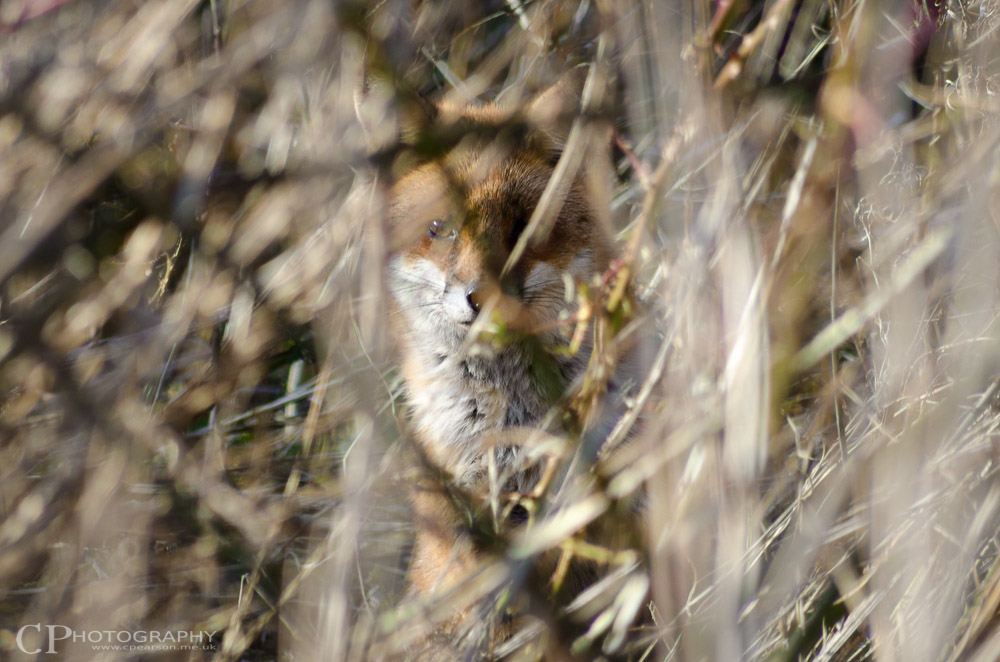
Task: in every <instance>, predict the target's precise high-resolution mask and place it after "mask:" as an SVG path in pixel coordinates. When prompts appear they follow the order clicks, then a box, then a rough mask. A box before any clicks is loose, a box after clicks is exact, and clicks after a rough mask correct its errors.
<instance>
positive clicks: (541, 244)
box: [389, 79, 612, 351]
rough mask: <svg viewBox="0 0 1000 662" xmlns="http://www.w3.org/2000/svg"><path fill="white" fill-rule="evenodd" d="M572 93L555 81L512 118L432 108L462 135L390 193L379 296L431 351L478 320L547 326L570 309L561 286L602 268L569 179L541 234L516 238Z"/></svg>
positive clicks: (577, 187) (582, 199)
mask: <svg viewBox="0 0 1000 662" xmlns="http://www.w3.org/2000/svg"><path fill="white" fill-rule="evenodd" d="M575 87H576V85H574V84H573V83H572V82H570V83H567V82H566V80H565V79H564V81H561V82H560V83H559V84H557V85H556V86H555V87H553V88H550V89H549V90H548V91H546V92H545V93H543V94H541V95H539V96H538V97H537V98H536V99H535V100H534V102H532V103H531V104H530V105H529V106H528V108H527V110H526V111H524V112H523V113H521V114H520V115H517V116H516V117H515V115H514V114H513V113H511V112H510V111H508V110H505V109H502V108H499V107H497V106H494V105H485V106H476V107H471V108H466V109H463V110H461V111H454V110H452V109H439V115H443V116H445V120H444V121H450V122H451V125H452V126H453V127H459V128H460V129H461V130H462V131H467V137H466V138H465V139H462V140H459V141H458V143H457V145H456V146H455V147H454V148H453V149H452V150H451V151H450V152H448V153H447V154H445V155H444V156H443V157H442V158H440V159H438V160H436V161H433V162H431V163H427V164H424V165H422V166H419V167H417V168H416V169H414V170H413V171H411V172H409V173H408V174H406V175H405V176H403V177H402V178H401V179H399V181H398V182H396V184H395V185H394V186H393V187H392V190H391V195H390V206H389V221H390V227H391V228H392V231H393V233H394V238H395V239H396V241H397V242H398V244H399V246H400V247H399V250H398V251H397V252H396V253H395V254H394V255H393V256H392V257H391V260H390V264H389V287H390V290H391V293H392V295H393V298H394V299H395V302H396V304H397V307H398V313H399V314H400V315H402V316H403V317H404V318H405V322H406V324H405V326H406V327H408V329H409V330H410V332H411V333H412V334H416V335H417V336H419V337H420V338H421V340H422V341H426V342H427V343H428V344H434V345H438V347H437V350H439V351H448V350H449V349H450V350H451V351H453V350H455V349H457V348H458V347H459V346H460V345H461V344H462V343H463V342H464V341H465V340H466V336H467V335H468V331H469V329H470V328H471V327H472V325H473V323H474V322H475V321H476V320H477V319H479V318H481V317H482V316H485V315H489V316H490V319H491V320H494V321H499V322H500V323H502V324H503V325H505V326H506V327H507V328H511V329H514V330H517V331H518V332H521V333H528V334H531V333H538V332H540V331H541V330H543V329H551V328H552V327H553V326H554V325H555V324H556V323H557V321H558V318H559V315H560V313H561V312H562V311H564V310H566V309H567V308H570V307H571V306H572V303H571V302H570V301H568V300H567V296H566V295H567V285H568V284H570V283H573V282H589V281H590V280H592V278H593V275H594V274H595V273H599V272H601V271H602V270H604V269H606V268H607V266H608V264H609V262H610V260H611V258H612V249H611V245H612V242H611V239H610V237H609V236H608V233H607V232H606V231H605V229H604V227H603V226H602V225H601V224H600V223H599V222H598V220H597V218H598V217H597V215H596V214H595V213H594V211H593V210H592V208H591V198H592V196H590V195H588V192H587V190H586V185H585V183H584V181H583V177H581V176H579V175H578V176H576V177H575V178H572V179H570V181H568V182H565V183H564V184H563V186H564V189H563V191H564V193H565V195H564V196H562V202H561V205H553V206H552V209H551V212H550V214H549V215H548V217H547V218H545V219H543V222H542V223H541V224H540V225H541V226H543V227H544V228H545V230H546V231H545V232H544V233H535V234H534V235H533V236H531V237H523V236H522V235H524V233H525V232H526V231H527V230H528V229H529V222H530V221H531V219H532V216H533V214H534V212H535V210H536V207H537V206H538V204H539V201H540V200H541V198H542V195H543V192H544V191H545V190H546V187H547V186H548V185H549V183H550V180H552V178H553V174H554V172H555V168H556V164H557V162H558V160H559V157H560V155H561V151H562V149H563V142H564V141H563V136H564V135H565V132H561V131H559V130H558V129H557V128H555V127H554V125H555V123H556V122H558V121H559V118H560V117H561V118H562V119H564V118H565V116H566V115H567V112H566V111H567V109H568V108H570V109H571V108H572V107H575V103H576V98H574V96H573V92H572V90H573V89H574V88H575ZM570 104H574V106H571V105H570ZM449 115H450V116H451V117H450V118H449V117H448V116H449ZM552 118H556V119H555V120H552ZM514 120H516V121H514ZM579 170H580V172H582V171H583V170H584V168H580V169H579ZM567 179H569V178H567ZM519 241H521V242H522V244H523V246H522V247H518V242H519ZM516 247H517V248H516ZM515 252H516V253H518V254H517V255H515V256H514V257H513V258H512V255H514V253H515ZM421 344H424V343H423V342H421Z"/></svg>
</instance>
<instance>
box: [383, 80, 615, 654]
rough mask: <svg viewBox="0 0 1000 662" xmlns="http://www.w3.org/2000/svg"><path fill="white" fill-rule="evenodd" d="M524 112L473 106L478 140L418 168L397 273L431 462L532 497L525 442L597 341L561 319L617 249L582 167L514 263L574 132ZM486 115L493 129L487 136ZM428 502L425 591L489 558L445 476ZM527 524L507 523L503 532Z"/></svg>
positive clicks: (469, 119) (400, 221)
mask: <svg viewBox="0 0 1000 662" xmlns="http://www.w3.org/2000/svg"><path fill="white" fill-rule="evenodd" d="M564 99H565V95H564V94H563V93H562V92H560V91H557V92H555V93H553V92H549V93H546V94H544V95H542V96H541V97H539V98H538V99H537V100H536V102H535V104H536V106H537V105H538V104H544V105H546V106H548V108H547V110H549V111H551V110H552V105H553V104H555V105H557V106H558V104H559V103H560V102H561V101H562V100H564ZM530 114H531V111H530V109H529V112H528V114H527V115H528V116H529V117H530ZM509 115H510V114H509V113H505V112H504V111H503V110H501V109H499V108H497V107H495V106H478V107H474V108H470V109H466V110H464V111H462V112H461V113H459V114H458V116H457V119H456V120H455V121H456V122H459V123H465V126H469V127H470V128H471V129H473V131H471V132H470V133H471V134H472V137H470V138H469V139H467V140H463V141H461V142H459V144H458V145H457V146H456V147H455V148H454V149H452V150H451V151H450V152H449V153H448V154H447V155H445V156H444V158H442V159H440V160H438V161H435V162H432V163H428V164H425V165H422V166H420V167H418V168H416V169H414V170H413V171H411V172H409V173H408V174H406V175H405V176H403V177H402V178H401V179H400V180H399V181H398V182H397V183H396V184H395V185H394V186H393V188H392V191H391V196H390V207H389V221H390V227H391V230H392V233H393V237H394V238H395V239H396V241H397V242H398V244H399V250H398V251H397V252H395V253H394V254H393V255H392V257H391V258H390V261H389V264H388V278H387V280H388V285H389V289H390V292H391V294H392V298H393V301H394V309H393V311H392V318H393V320H394V323H395V327H396V336H397V338H398V344H399V349H400V355H401V367H402V373H403V376H404V379H405V382H406V394H407V399H408V402H409V405H410V408H411V412H412V425H413V431H414V436H415V438H416V440H417V441H418V443H419V445H420V447H421V449H422V451H423V453H424V454H425V455H426V457H427V458H428V459H429V460H430V462H431V463H432V464H433V465H434V466H436V467H438V468H439V469H441V470H443V472H444V474H445V475H447V476H448V477H449V480H450V482H451V483H452V484H454V485H457V486H459V487H460V488H462V489H464V490H466V491H468V492H476V491H479V492H483V491H485V490H486V486H487V482H488V476H489V475H490V469H491V468H492V469H494V470H495V473H494V474H493V475H494V476H500V480H501V489H502V490H504V491H506V492H513V493H525V492H527V491H529V490H530V489H531V488H532V486H533V485H534V483H535V482H536V481H537V478H538V476H537V472H536V471H534V470H532V469H528V468H525V467H524V466H523V464H522V460H521V458H520V456H521V454H522V448H521V444H520V443H518V442H517V441H516V439H518V438H522V439H523V438H524V437H525V436H526V431H529V430H533V429H536V428H538V427H540V426H542V425H543V421H544V420H545V418H546V415H547V414H548V413H549V412H550V411H552V409H553V406H554V405H556V404H557V403H558V402H559V401H560V398H562V397H564V395H565V393H566V391H567V388H569V387H570V385H571V384H573V382H574V380H576V379H577V378H578V377H579V376H580V375H581V374H582V373H583V372H584V370H585V369H586V368H587V364H588V361H589V359H590V354H591V347H592V342H591V340H590V338H589V337H587V338H585V339H584V340H583V342H582V343H580V348H579V351H577V352H575V353H570V352H566V351H560V349H562V350H565V348H566V346H567V345H568V338H567V336H566V329H567V328H569V329H570V330H572V324H569V325H567V324H565V323H562V324H561V323H560V322H561V321H565V320H566V318H567V313H569V314H572V313H573V312H574V310H575V307H576V304H575V303H574V302H573V300H572V297H570V296H568V293H571V292H572V291H573V290H574V289H575V288H576V286H577V285H579V284H584V283H586V284H590V283H593V282H594V279H595V276H596V275H598V274H601V273H602V272H604V271H605V270H607V269H608V267H609V265H610V264H611V261H612V259H613V258H614V250H613V241H612V239H611V238H610V236H609V235H608V233H607V232H606V231H605V229H604V228H603V227H602V225H601V224H600V223H599V222H598V221H597V216H596V214H595V213H594V211H593V210H592V208H591V203H590V196H588V194H587V191H586V189H585V185H584V183H583V178H577V179H576V180H575V181H572V182H571V183H570V184H569V186H568V190H567V193H566V195H565V200H564V202H563V203H562V205H561V207H559V208H558V209H557V210H554V212H553V216H552V218H551V219H549V231H548V233H547V235H546V236H545V237H543V238H541V239H536V238H531V240H529V241H527V243H526V244H525V248H524V250H523V253H522V254H521V255H520V256H519V258H518V259H516V260H512V259H511V255H512V252H513V251H514V250H515V246H516V245H517V244H518V241H519V239H521V235H522V234H523V233H524V232H525V230H526V228H527V227H528V225H529V219H531V218H532V214H533V212H534V210H535V208H536V206H537V205H538V203H539V200H540V199H541V197H542V194H543V191H545V189H546V186H547V185H548V184H549V181H550V179H551V178H552V176H553V172H554V168H555V165H556V163H557V161H558V158H559V148H560V144H561V141H560V140H559V139H558V137H554V135H555V134H554V133H553V132H551V131H547V130H544V127H543V128H542V129H539V128H537V127H536V128H528V129H524V128H523V127H522V128H521V129H515V130H509V131H508V130H507V129H505V128H504V126H505V125H504V122H506V121H507V119H509ZM484 126H485V127H487V129H489V130H488V131H487V132H486V133H488V134H490V135H489V138H488V139H483V138H476V137H475V130H477V129H481V128H482V127H484ZM498 327H499V328H500V330H499V331H498V330H497V328H498ZM484 331H485V332H486V333H485V336H484V334H483V332H484ZM491 334H492V335H491ZM617 381H618V377H612V379H611V380H610V382H611V383H610V384H609V385H608V390H609V391H617V390H619V385H618V384H617ZM612 422H613V421H612ZM599 427H600V426H599ZM603 427H609V426H607V425H606V424H605V425H604V426H603ZM606 431H607V430H604V432H606ZM511 439H515V441H513V442H511V441H510V440H511ZM491 465H492V467H491ZM412 501H413V507H414V513H415V523H416V541H415V546H414V549H413V556H412V559H411V565H410V570H409V574H408V580H407V581H408V585H409V591H410V593H411V594H416V595H428V594H432V593H440V592H443V591H445V590H446V589H448V588H450V587H453V586H455V585H456V584H457V583H459V582H460V581H461V580H462V579H463V578H464V577H466V576H467V575H468V573H469V571H470V570H471V569H472V568H473V567H474V566H475V564H476V559H477V552H476V546H475V545H474V544H473V542H472V541H471V539H470V536H469V535H468V534H469V531H468V521H467V519H463V518H462V517H461V516H459V515H458V514H457V513H456V509H455V507H454V503H453V501H452V500H450V499H449V497H448V496H447V495H446V494H445V493H444V491H442V490H441V489H440V486H439V485H438V484H437V483H435V481H434V480H428V481H426V482H425V483H424V484H421V485H417V486H415V487H414V489H413V491H412ZM508 512H510V511H509V510H508ZM510 519H511V518H508V520H510ZM513 519H514V520H522V519H523V518H522V517H513ZM519 524H520V521H513V522H511V521H506V522H501V523H500V528H503V527H511V526H518V525H519ZM552 567H554V566H553V564H552V563H550V562H548V561H547V560H541V561H540V562H539V563H538V564H537V565H536V568H535V569H536V570H537V571H538V574H543V570H542V569H545V568H547V569H548V571H550V570H551V569H552ZM578 574H580V573H578ZM583 574H588V573H586V572H585V573H583ZM589 574H590V575H592V573H589ZM572 579H573V578H571V580H572ZM542 581H543V585H544V579H543V580H542ZM575 581H576V583H577V584H578V585H582V584H585V583H586V581H587V580H586V579H581V578H579V577H578V578H576V580H575ZM473 613H474V607H470V610H467V611H466V613H465V614H464V615H461V614H460V615H457V616H456V617H455V619H454V620H453V621H452V622H451V624H450V625H446V626H445V628H444V629H443V630H444V631H445V632H447V633H448V635H447V636H450V637H452V639H454V638H455V637H456V636H457V634H456V633H457V632H458V628H459V624H462V623H463V622H464V625H462V627H463V628H465V629H466V630H468V629H469V628H471V627H473V626H475V625H476V623H479V622H480V621H483V620H484V619H478V618H469V617H470V616H471V615H472V614H473ZM492 629H493V632H491V633H489V634H482V637H486V638H490V639H492V640H493V641H494V642H496V641H500V640H502V639H503V638H504V637H505V636H507V635H508V634H509V628H508V629H505V628H504V627H500V628H499V629H498V628H492ZM441 632H442V630H439V631H438V633H437V635H440V633H441ZM482 637H481V638H482ZM428 645H430V644H428ZM443 645H444V646H454V644H443ZM430 650H431V651H432V652H431V653H429V654H428V656H427V657H426V659H435V657H437V658H441V659H445V658H447V657H449V656H451V657H455V649H453V648H449V649H447V650H448V652H447V654H446V653H445V652H444V651H445V649H444V648H442V649H437V648H434V647H433V646H431V648H430ZM435 651H436V652H435ZM411 657H412V654H411ZM417 659H424V658H419V656H418V658H417ZM456 659H457V658H456Z"/></svg>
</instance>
